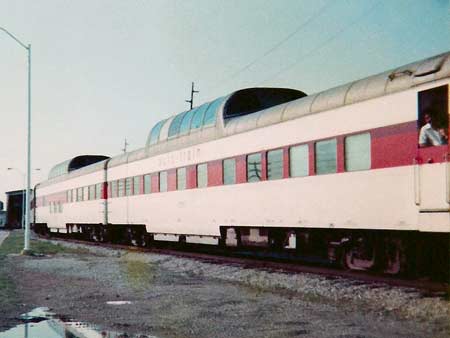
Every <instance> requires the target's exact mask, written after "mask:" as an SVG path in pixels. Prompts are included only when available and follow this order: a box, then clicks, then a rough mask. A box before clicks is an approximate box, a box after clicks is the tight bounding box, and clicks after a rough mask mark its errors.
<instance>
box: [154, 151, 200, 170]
mask: <svg viewBox="0 0 450 338" xmlns="http://www.w3.org/2000/svg"><path fill="white" fill-rule="evenodd" d="M199 158H200V149H199V148H197V149H187V150H181V151H177V152H176V153H171V154H168V155H162V156H160V158H159V162H158V165H159V166H161V167H166V166H171V167H177V166H180V165H186V164H190V163H195V162H197V161H198V160H199ZM186 162H188V163H186ZM189 162H190V163H189Z"/></svg>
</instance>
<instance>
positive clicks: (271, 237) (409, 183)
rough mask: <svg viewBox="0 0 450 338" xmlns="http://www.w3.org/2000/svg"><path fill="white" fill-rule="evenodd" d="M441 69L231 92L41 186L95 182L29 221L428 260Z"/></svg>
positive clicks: (439, 192)
mask: <svg viewBox="0 0 450 338" xmlns="http://www.w3.org/2000/svg"><path fill="white" fill-rule="evenodd" d="M449 76H450V53H446V54H442V55H438V56H435V57H432V58H430V59H427V60H423V61H419V62H416V63H413V64H410V65H406V66H403V67H400V68H398V69H395V70H391V71H388V72H385V73H382V74H379V75H375V76H372V77H369V78H367V79H362V80H359V81H355V82H352V83H349V84H346V85H343V86H340V87H337V88H333V89H330V90H327V91H324V92H321V93H318V94H315V95H311V96H306V95H305V94H304V93H302V92H300V91H295V90H289V89H270V88H250V89H244V90H240V91H237V92H234V93H232V94H230V95H228V96H225V97H221V98H218V99H216V100H214V101H212V102H209V103H205V104H203V105H201V106H200V107H197V108H194V109H193V110H190V111H186V112H183V113H180V114H178V115H176V116H173V117H171V118H169V119H166V120H163V121H160V122H159V123H158V124H157V125H155V127H154V128H153V129H152V130H151V132H150V134H149V137H148V141H147V144H146V146H145V147H144V148H142V149H138V150H136V151H134V152H130V153H126V154H123V155H120V156H117V157H114V158H112V159H108V160H104V161H103V162H100V163H97V164H92V165H90V166H87V167H85V168H83V169H79V170H76V171H74V172H73V173H66V174H65V175H62V176H60V177H59V178H56V179H52V180H49V181H47V182H45V183H43V184H42V186H40V187H38V189H37V192H36V195H37V201H39V198H40V199H41V200H42V199H44V200H51V198H52V197H51V196H56V197H55V198H62V195H63V194H66V196H69V195H67V192H68V191H70V190H73V189H79V186H85V187H87V188H86V189H87V190H88V191H89V190H90V189H91V190H92V189H94V190H95V189H96V188H95V187H98V186H101V187H104V189H103V188H102V189H103V192H102V194H101V196H98V194H96V195H95V196H96V198H95V199H94V200H92V201H91V200H90V201H82V202H81V201H76V202H74V203H64V202H63V205H64V212H63V213H60V214H58V213H46V212H45V211H41V210H40V209H41V204H39V203H38V205H37V208H36V223H39V224H45V226H46V227H48V228H49V229H50V230H51V231H58V229H59V230H60V231H59V232H64V229H65V231H67V232H81V233H82V232H84V233H91V238H94V239H97V240H98V239H102V240H106V239H108V238H110V237H108V236H107V233H108V229H110V231H111V232H113V233H114V235H113V236H112V237H114V238H115V239H116V240H117V238H118V237H123V238H125V239H126V240H125V241H128V242H133V243H135V244H148V243H149V242H150V241H151V240H161V241H176V242H190V243H202V244H221V245H224V246H230V247H235V246H247V247H265V248H269V249H273V250H295V251H297V252H301V253H313V254H319V255H322V256H325V257H326V258H327V259H329V260H339V261H342V262H343V263H344V264H345V265H346V266H347V267H350V268H353V269H370V268H374V267H380V266H382V269H383V270H384V271H385V272H388V273H399V272H401V271H403V270H405V269H406V268H409V266H408V264H410V263H408V264H405V263H404V262H405V260H406V259H405V257H408V260H409V261H410V262H411V261H414V262H418V261H420V262H421V263H420V264H422V265H427V264H430V262H431V261H433V262H434V263H432V264H434V265H439V264H440V263H439V260H445V259H447V258H448V239H449V234H450V216H449V203H450V178H449V177H450V174H449V169H450V168H449V161H448V156H447V154H448V152H449V149H448V134H449V122H448V121H449V112H450V109H449V83H450V82H449ZM431 120H432V121H433V122H431ZM433 137H434V139H432V138H433ZM102 166H103V167H102ZM83 170H84V171H85V173H83V174H81V173H82V171H83ZM76 172H79V173H80V174H77V173H76ZM75 176H76V177H75ZM58 194H60V195H61V196H60V195H58ZM58 196H59V197H58ZM88 196H90V195H88ZM98 197H101V198H98ZM66 200H67V198H66ZM66 209H67V211H66ZM50 210H51V207H50ZM55 229H57V230H55ZM433 244H434V245H433ZM436 244H437V245H436ZM433 247H434V248H433ZM424 248H426V249H427V250H428V249H430V248H431V250H432V253H430V254H429V255H428V256H427V257H425V258H420V259H418V258H417V254H418V251H422V249H424ZM413 256H414V258H412V257H413ZM436 262H438V263H436ZM414 264H415V263H414Z"/></svg>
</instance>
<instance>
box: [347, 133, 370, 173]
mask: <svg viewBox="0 0 450 338" xmlns="http://www.w3.org/2000/svg"><path fill="white" fill-rule="evenodd" d="M370 158H371V156H370V134H369V133H364V134H359V135H352V136H347V137H346V138H345V170H346V171H356V170H366V169H370V166H371V163H370V162H371V161H370Z"/></svg>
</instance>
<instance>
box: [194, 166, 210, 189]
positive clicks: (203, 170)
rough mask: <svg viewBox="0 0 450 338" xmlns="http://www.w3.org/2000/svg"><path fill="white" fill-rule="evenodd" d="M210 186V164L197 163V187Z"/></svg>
mask: <svg viewBox="0 0 450 338" xmlns="http://www.w3.org/2000/svg"><path fill="white" fill-rule="evenodd" d="M207 186H208V166H207V164H206V163H203V164H199V165H197V187H198V188H205V187H207Z"/></svg>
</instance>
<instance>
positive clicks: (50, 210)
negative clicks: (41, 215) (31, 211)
mask: <svg viewBox="0 0 450 338" xmlns="http://www.w3.org/2000/svg"><path fill="white" fill-rule="evenodd" d="M48 211H49V212H50V213H52V202H50V204H49V205H48Z"/></svg>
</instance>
